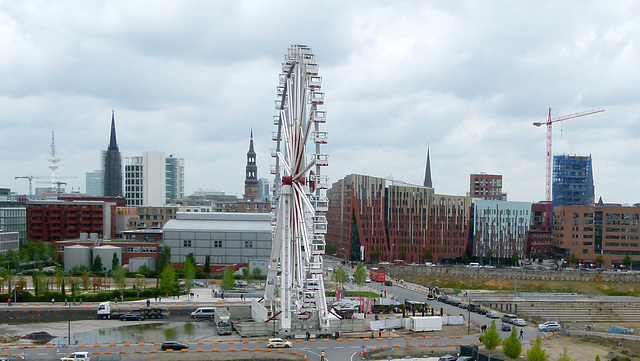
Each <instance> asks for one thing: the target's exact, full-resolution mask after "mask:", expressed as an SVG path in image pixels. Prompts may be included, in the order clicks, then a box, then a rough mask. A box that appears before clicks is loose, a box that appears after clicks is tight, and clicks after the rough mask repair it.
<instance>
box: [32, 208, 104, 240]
mask: <svg viewBox="0 0 640 361" xmlns="http://www.w3.org/2000/svg"><path fill="white" fill-rule="evenodd" d="M116 207H117V202H116V200H115V199H114V200H113V201H87V200H82V199H72V198H69V199H65V200H50V201H31V202H27V239H31V240H34V241H36V242H56V241H60V240H64V239H70V238H78V237H80V233H97V234H98V237H99V238H104V239H108V238H111V237H112V236H113V235H115V232H116V212H115V209H116Z"/></svg>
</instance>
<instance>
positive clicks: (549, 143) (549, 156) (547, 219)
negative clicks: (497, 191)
mask: <svg viewBox="0 0 640 361" xmlns="http://www.w3.org/2000/svg"><path fill="white" fill-rule="evenodd" d="M601 112H604V109H603V108H598V109H592V110H587V111H584V112H579V113H574V114H568V115H563V116H560V117H556V118H551V108H549V117H548V118H547V121H546V122H533V125H535V126H536V127H540V126H542V125H546V126H547V164H546V165H547V178H546V197H545V201H546V208H547V210H546V215H545V223H546V224H545V227H546V229H547V231H551V211H552V209H551V200H552V199H551V178H552V174H553V173H552V168H553V156H552V155H553V134H552V125H553V123H556V122H562V121H565V120H569V119H573V118H580V117H584V116H587V115H591V114H596V113H601Z"/></svg>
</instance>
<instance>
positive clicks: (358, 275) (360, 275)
mask: <svg viewBox="0 0 640 361" xmlns="http://www.w3.org/2000/svg"><path fill="white" fill-rule="evenodd" d="M366 280H367V269H366V268H365V267H364V263H358V267H356V271H355V272H354V273H353V283H355V284H356V285H358V291H359V290H360V287H362V286H364V284H365V282H366Z"/></svg>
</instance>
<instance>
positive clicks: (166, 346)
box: [160, 341, 189, 351]
mask: <svg viewBox="0 0 640 361" xmlns="http://www.w3.org/2000/svg"><path fill="white" fill-rule="evenodd" d="M160 348H161V349H162V351H164V350H184V349H188V348H189V346H187V345H185V344H184V343H180V342H178V341H165V342H163V343H162V345H160Z"/></svg>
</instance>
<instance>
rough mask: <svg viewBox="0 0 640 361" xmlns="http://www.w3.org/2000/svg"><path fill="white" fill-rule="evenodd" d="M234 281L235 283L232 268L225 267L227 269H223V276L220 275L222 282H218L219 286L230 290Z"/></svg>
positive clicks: (224, 289)
mask: <svg viewBox="0 0 640 361" xmlns="http://www.w3.org/2000/svg"><path fill="white" fill-rule="evenodd" d="M234 283H235V279H234V277H233V268H232V267H227V269H226V270H224V276H223V277H222V283H221V284H220V288H222V290H223V291H229V290H232V289H233V285H234Z"/></svg>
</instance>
